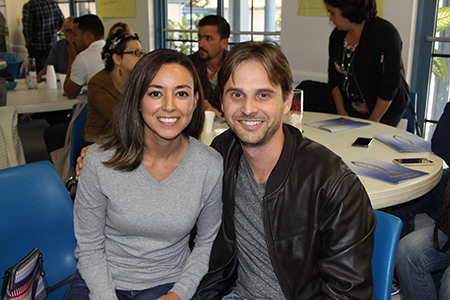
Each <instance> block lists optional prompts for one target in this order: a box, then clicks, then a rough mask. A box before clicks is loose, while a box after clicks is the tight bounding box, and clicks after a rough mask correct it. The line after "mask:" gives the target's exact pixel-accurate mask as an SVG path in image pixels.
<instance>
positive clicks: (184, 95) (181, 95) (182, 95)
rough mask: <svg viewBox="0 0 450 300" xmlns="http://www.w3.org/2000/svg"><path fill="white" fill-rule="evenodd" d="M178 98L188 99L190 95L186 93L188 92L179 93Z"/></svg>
mask: <svg viewBox="0 0 450 300" xmlns="http://www.w3.org/2000/svg"><path fill="white" fill-rule="evenodd" d="M178 96H179V97H184V98H185V97H188V96H189V94H188V93H186V92H178Z"/></svg>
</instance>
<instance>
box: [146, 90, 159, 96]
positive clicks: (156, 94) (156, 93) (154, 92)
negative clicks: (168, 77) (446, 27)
mask: <svg viewBox="0 0 450 300" xmlns="http://www.w3.org/2000/svg"><path fill="white" fill-rule="evenodd" d="M148 95H149V96H150V97H158V96H159V95H161V93H160V92H156V91H153V92H150V93H148Z"/></svg>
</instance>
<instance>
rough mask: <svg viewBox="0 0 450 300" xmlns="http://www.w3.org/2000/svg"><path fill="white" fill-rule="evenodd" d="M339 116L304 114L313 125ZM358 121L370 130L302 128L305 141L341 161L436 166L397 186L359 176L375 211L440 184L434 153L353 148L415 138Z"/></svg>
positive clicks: (208, 138)
mask: <svg viewBox="0 0 450 300" xmlns="http://www.w3.org/2000/svg"><path fill="white" fill-rule="evenodd" d="M338 117H339V116H337V115H331V114H325V113H315V112H305V113H304V124H305V123H309V122H314V121H321V120H327V119H334V118H338ZM350 119H353V120H357V121H364V122H368V123H370V126H365V127H360V128H354V129H349V130H344V131H339V132H333V133H331V132H328V131H325V130H321V129H317V128H314V127H309V126H307V125H303V132H304V135H305V136H306V137H308V138H309V139H311V140H313V141H316V142H318V143H320V144H322V145H324V146H326V147H327V148H329V149H331V150H332V151H333V152H335V153H336V154H337V155H339V156H340V157H342V159H343V160H344V161H345V162H348V161H351V160H357V159H360V158H363V157H371V158H375V159H378V160H381V161H385V162H392V159H394V158H413V157H427V158H429V159H431V160H432V161H433V162H434V165H433V166H423V167H416V166H410V167H409V168H412V169H415V170H420V171H423V172H427V173H429V174H428V175H425V176H421V177H418V178H415V179H411V180H406V181H403V182H400V183H398V184H391V183H387V182H384V181H380V180H377V179H373V178H370V177H366V176H362V175H358V177H359V178H360V180H361V182H362V184H363V185H364V187H365V188H366V190H367V193H368V194H369V197H370V201H371V202H372V206H373V208H374V209H380V208H384V207H389V206H393V205H396V204H401V203H404V202H407V201H410V200H412V199H416V198H417V197H420V196H422V195H424V194H425V193H427V192H428V191H430V190H431V189H432V188H434V187H435V186H436V185H437V184H438V183H439V181H440V179H441V175H442V159H441V158H440V157H439V156H437V155H435V154H433V153H428V152H425V153H401V152H399V151H397V150H395V149H393V148H391V147H389V146H387V145H386V144H384V143H383V142H381V141H378V140H376V139H375V140H374V141H373V143H372V145H371V146H370V147H369V148H362V147H353V146H351V144H352V143H353V142H354V141H355V140H356V138H358V137H373V136H374V135H376V134H380V133H387V134H401V135H412V134H411V133H409V132H407V131H404V130H402V129H399V128H395V127H392V126H388V125H384V124H380V123H375V122H371V121H366V120H361V119H356V118H350ZM226 127H227V125H226V123H224V122H215V123H214V129H217V128H226ZM213 139H214V132H203V133H202V136H201V137H200V140H201V141H202V142H203V143H205V144H206V145H209V144H210V143H211V142H212V140H213Z"/></svg>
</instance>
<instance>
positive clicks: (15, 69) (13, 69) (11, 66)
mask: <svg viewBox="0 0 450 300" xmlns="http://www.w3.org/2000/svg"><path fill="white" fill-rule="evenodd" d="M22 63H23V60H21V61H15V62H10V63H8V65H7V66H6V68H5V70H6V71H8V72H9V73H11V75H12V76H13V77H14V79H18V78H19V75H20V67H22Z"/></svg>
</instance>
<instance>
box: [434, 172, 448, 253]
mask: <svg viewBox="0 0 450 300" xmlns="http://www.w3.org/2000/svg"><path fill="white" fill-rule="evenodd" d="M438 229H440V230H441V231H442V232H443V233H445V234H446V235H447V236H448V237H449V239H448V241H447V243H445V245H444V246H443V247H442V248H441V247H440V246H439V239H438ZM433 240H434V248H435V249H436V250H437V251H439V252H447V250H448V249H450V180H449V182H448V183H447V187H446V188H445V193H444V198H443V199H442V204H441V207H440V208H439V212H438V216H437V219H436V224H435V225H434V237H433Z"/></svg>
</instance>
